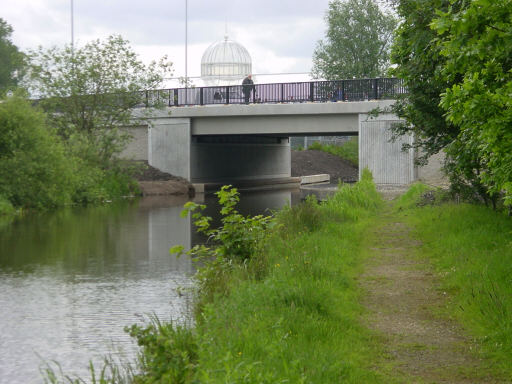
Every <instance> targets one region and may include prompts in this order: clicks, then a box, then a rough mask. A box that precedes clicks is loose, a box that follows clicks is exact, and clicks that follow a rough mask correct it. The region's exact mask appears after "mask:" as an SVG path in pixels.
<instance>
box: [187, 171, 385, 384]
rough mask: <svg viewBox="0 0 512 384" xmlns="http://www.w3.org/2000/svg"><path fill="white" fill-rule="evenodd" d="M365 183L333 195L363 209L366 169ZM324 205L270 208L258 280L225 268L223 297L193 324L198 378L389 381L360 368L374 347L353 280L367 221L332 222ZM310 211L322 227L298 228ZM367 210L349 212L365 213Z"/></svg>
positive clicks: (367, 192) (369, 195) (368, 193)
mask: <svg viewBox="0 0 512 384" xmlns="http://www.w3.org/2000/svg"><path fill="white" fill-rule="evenodd" d="M364 183H366V184H367V185H366V186H365V187H364V188H359V189H358V190H357V191H358V192H354V193H360V194H362V195H361V196H359V198H357V199H356V198H354V196H352V193H349V192H346V191H345V190H348V189H354V187H352V186H344V187H342V188H341V190H340V192H339V193H341V194H344V195H345V196H350V197H352V201H358V202H360V204H361V205H365V203H363V202H365V201H369V200H373V199H374V197H375V195H374V194H373V192H375V186H374V185H373V183H371V180H370V177H369V175H368V174H367V173H365V180H364ZM372 185H373V191H372ZM355 188H358V187H355ZM375 193H376V192H375ZM377 196H378V195H377ZM338 199H340V198H338ZM379 199H380V198H379ZM328 204H329V202H326V203H322V204H318V203H316V202H313V200H309V201H307V202H306V203H305V205H306V207H307V208H299V207H297V208H292V209H291V211H284V212H279V213H278V214H277V218H276V220H277V221H278V222H279V223H280V226H279V227H278V228H279V230H278V231H273V232H272V233H269V238H268V239H267V243H266V244H267V246H266V247H265V252H264V255H265V257H266V261H267V263H269V267H268V268H269V271H268V273H267V274H266V275H265V277H264V278H263V279H261V280H254V279H251V278H249V279H240V278H239V276H238V275H237V274H236V271H233V272H232V276H234V277H235V281H233V282H232V284H234V286H233V287H232V289H231V292H230V295H229V296H227V297H216V299H215V301H214V302H213V303H211V304H209V305H207V306H205V308H204V310H203V312H202V314H201V316H202V321H201V322H200V323H199V325H198V329H197V330H198V335H199V340H200V341H199V344H200V357H199V365H198V371H197V380H198V381H199V382H204V383H220V382H223V383H224V382H236V383H286V382H290V383H339V382H347V383H377V382H392V380H385V379H384V378H383V376H384V375H385V373H384V372H380V373H376V372H375V371H373V370H372V369H371V368H370V367H369V364H370V363H369V362H370V361H371V360H372V357H375V356H376V355H377V354H378V353H379V352H378V349H377V346H376V343H375V339H374V338H372V337H371V335H369V334H368V333H367V332H368V331H367V330H365V329H364V328H363V327H361V325H360V324H359V321H360V318H359V316H360V313H361V312H360V311H361V308H360V307H359V304H358V293H357V289H358V288H357V283H356V282H355V281H354V277H355V275H356V271H357V269H358V265H359V263H360V262H361V260H362V259H361V257H360V245H361V240H362V238H363V236H364V229H365V228H366V224H365V223H364V222H363V221H361V220H356V221H346V222H343V223H340V222H339V220H337V216H336V215H332V214H329V211H331V210H333V209H336V207H339V206H342V204H341V202H338V204H337V205H330V206H329V205H328ZM324 205H325V207H324ZM350 205H351V203H350V202H348V203H347V204H346V206H347V207H348V206H350ZM366 205H367V206H369V207H371V206H372V204H366ZM313 211H316V214H315V215H319V216H320V217H321V225H315V226H314V228H312V229H311V230H304V227H305V225H300V223H299V220H300V217H302V218H304V217H305V218H306V220H310V218H311V213H312V212H313ZM372 211H374V210H373V208H370V210H369V211H367V212H366V214H363V212H362V210H361V211H359V214H358V215H351V216H352V217H355V216H358V217H359V218H362V217H369V216H371V215H372ZM304 212H307V214H305V215H302V213H304ZM299 216H300V217H299ZM301 228H302V230H301ZM255 257H260V255H257V256H255Z"/></svg>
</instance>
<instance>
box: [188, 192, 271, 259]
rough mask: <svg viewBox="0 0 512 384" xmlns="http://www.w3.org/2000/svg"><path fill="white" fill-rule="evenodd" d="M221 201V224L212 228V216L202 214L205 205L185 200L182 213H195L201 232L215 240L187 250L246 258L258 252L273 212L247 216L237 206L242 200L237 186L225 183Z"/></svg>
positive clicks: (226, 257)
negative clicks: (269, 214) (210, 245)
mask: <svg viewBox="0 0 512 384" xmlns="http://www.w3.org/2000/svg"><path fill="white" fill-rule="evenodd" d="M216 195H217V196H218V198H219V204H220V205H221V207H222V208H221V210H220V213H221V215H222V219H221V222H222V225H221V226H220V227H219V228H211V226H210V222H211V217H207V216H203V215H202V214H201V212H200V211H201V210H203V209H204V208H205V206H204V205H198V204H195V203H193V202H188V203H186V204H185V207H184V211H183V212H182V216H184V217H185V216H186V215H188V214H189V213H192V218H194V219H195V222H194V224H195V225H196V227H197V230H198V232H201V233H204V234H205V235H207V236H208V238H209V239H210V240H212V242H213V244H214V246H213V247H211V248H210V247H206V246H205V245H197V246H195V247H194V248H192V249H191V250H190V251H189V252H187V253H188V254H190V255H192V256H193V257H196V258H197V257H201V258H203V257H205V256H206V257H220V258H222V259H225V260H229V261H236V262H240V263H243V262H246V261H248V260H249V259H250V258H251V256H252V255H253V254H254V253H255V252H257V250H258V247H259V245H260V242H261V240H262V239H263V238H264V236H265V230H267V229H268V228H271V227H272V226H273V225H274V222H273V220H272V218H271V217H270V216H263V215H257V216H253V217H251V216H248V217H244V216H243V215H241V214H240V213H239V212H238V211H237V210H236V209H235V206H236V204H237V203H238V202H239V200H240V196H239V193H238V191H237V189H236V188H231V186H230V185H225V186H223V187H222V188H221V190H220V191H218V192H216Z"/></svg>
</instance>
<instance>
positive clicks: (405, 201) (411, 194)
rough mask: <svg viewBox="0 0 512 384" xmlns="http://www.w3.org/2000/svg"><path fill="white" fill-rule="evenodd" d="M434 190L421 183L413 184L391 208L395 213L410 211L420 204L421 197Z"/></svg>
mask: <svg viewBox="0 0 512 384" xmlns="http://www.w3.org/2000/svg"><path fill="white" fill-rule="evenodd" d="M433 190H434V188H432V187H430V186H428V185H425V184H423V183H414V184H413V185H411V186H410V187H409V189H408V190H407V192H405V193H404V194H402V195H400V197H398V199H396V201H395V203H394V204H393V208H394V209H395V210H397V211H401V210H403V209H410V208H414V207H417V206H419V205H420V204H421V199H422V197H423V195H424V194H425V193H427V192H429V191H433Z"/></svg>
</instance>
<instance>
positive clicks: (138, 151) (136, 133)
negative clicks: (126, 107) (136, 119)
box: [119, 125, 148, 160]
mask: <svg viewBox="0 0 512 384" xmlns="http://www.w3.org/2000/svg"><path fill="white" fill-rule="evenodd" d="M122 131H123V132H126V133H128V134H130V135H131V136H132V139H131V140H130V142H129V143H128V145H127V146H126V148H125V149H124V151H122V152H121V153H120V154H119V157H120V158H122V159H127V160H148V126H147V125H139V126H136V127H127V128H122Z"/></svg>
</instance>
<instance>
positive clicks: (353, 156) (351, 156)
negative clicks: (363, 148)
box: [308, 137, 359, 167]
mask: <svg viewBox="0 0 512 384" xmlns="http://www.w3.org/2000/svg"><path fill="white" fill-rule="evenodd" d="M308 149H314V150H317V151H323V152H327V153H330V154H332V155H335V156H338V157H341V158H342V159H345V160H348V161H350V162H351V163H352V164H353V165H354V166H356V167H357V165H358V164H359V143H358V139H357V137H351V138H350V140H349V141H347V142H345V143H343V144H341V145H331V144H321V143H319V142H318V141H315V142H314V143H313V144H311V145H310V146H309V148H308Z"/></svg>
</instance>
